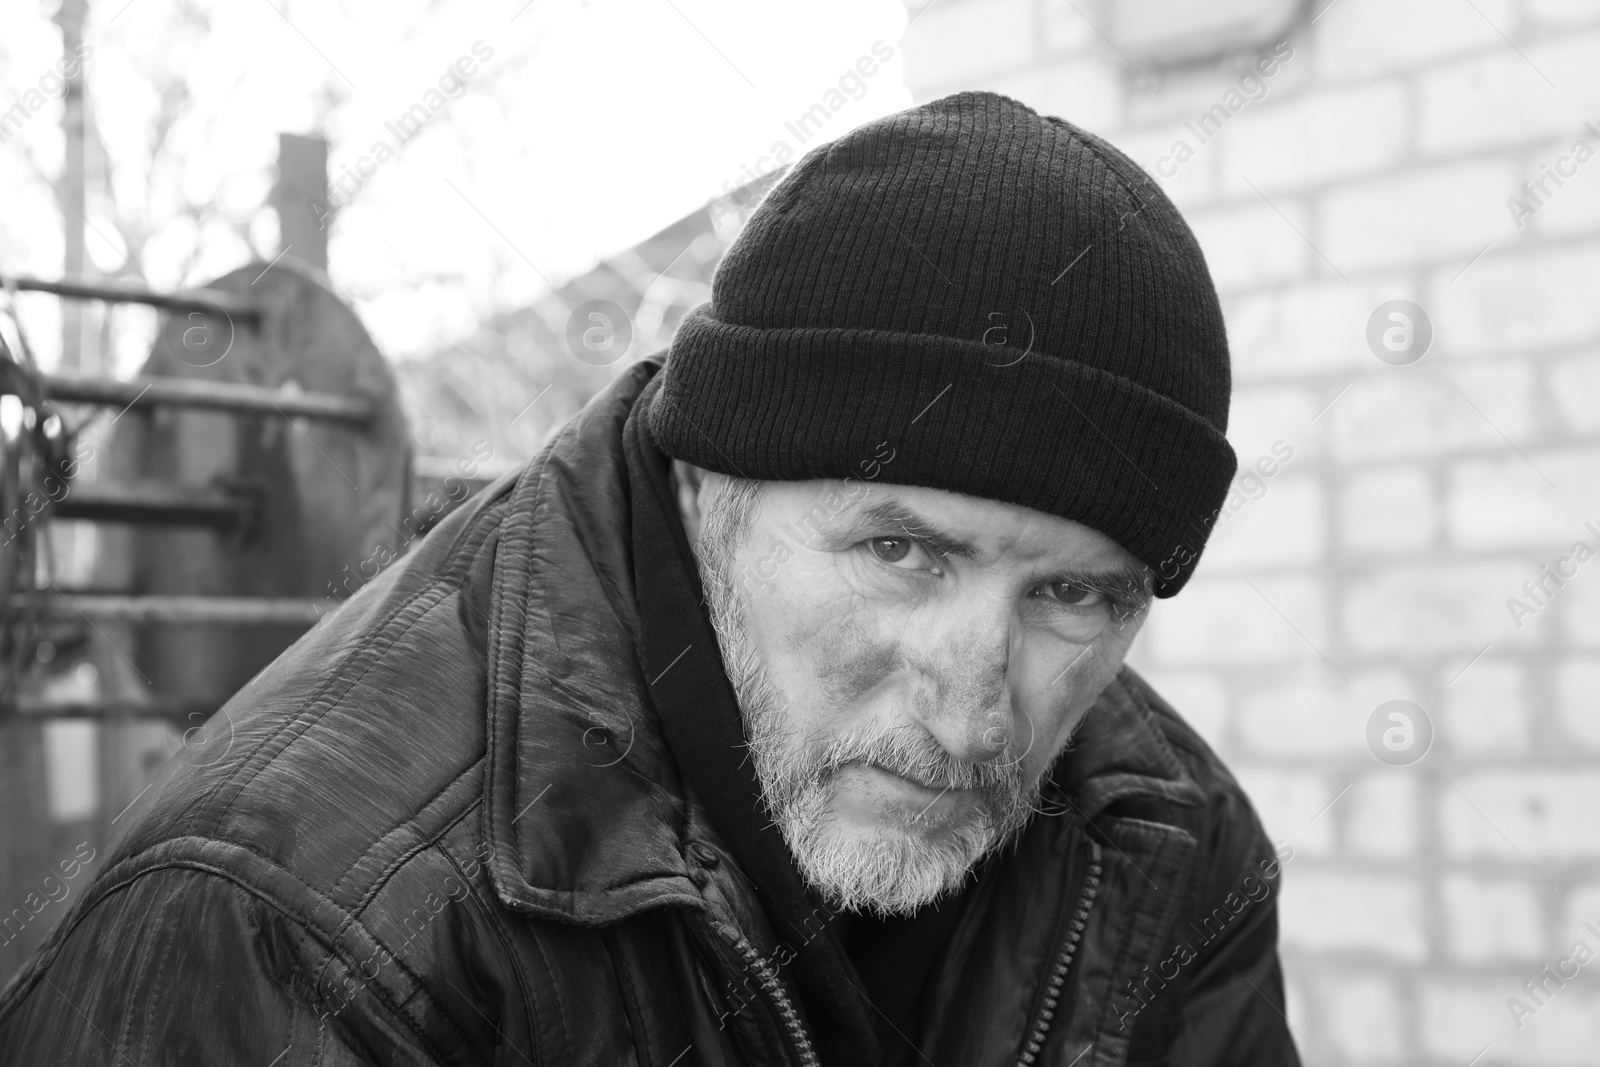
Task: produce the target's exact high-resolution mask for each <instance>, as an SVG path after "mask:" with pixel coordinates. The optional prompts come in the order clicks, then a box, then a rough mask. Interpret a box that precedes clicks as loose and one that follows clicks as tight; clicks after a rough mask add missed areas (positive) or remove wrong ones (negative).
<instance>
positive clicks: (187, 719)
mask: <svg viewBox="0 0 1600 1067" xmlns="http://www.w3.org/2000/svg"><path fill="white" fill-rule="evenodd" d="M218 707H219V705H218V704H217V702H216V701H214V700H179V699H176V698H173V697H161V696H156V697H150V698H148V699H146V700H143V701H138V700H128V699H126V698H120V699H119V698H117V697H105V698H102V699H98V700H70V701H60V700H42V699H40V698H39V697H36V696H20V695H19V696H18V697H17V698H16V700H15V702H14V703H13V705H12V706H11V707H9V708H5V707H0V717H4V716H5V715H7V714H11V715H16V716H18V717H19V718H29V719H105V718H111V717H114V716H120V715H127V716H130V717H133V718H142V719H169V720H172V721H174V722H176V723H187V724H188V725H190V726H195V725H198V724H199V723H201V722H203V721H205V720H206V719H208V718H210V717H211V716H212V715H214V714H216V711H217V708H218Z"/></svg>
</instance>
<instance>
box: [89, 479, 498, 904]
mask: <svg viewBox="0 0 1600 1067" xmlns="http://www.w3.org/2000/svg"><path fill="white" fill-rule="evenodd" d="M498 488H499V489H500V490H501V491H500V492H498V493H497V492H495V491H493V490H491V491H489V492H486V493H485V494H484V498H483V499H481V500H478V501H474V502H472V503H470V504H469V505H468V506H467V507H464V508H462V509H461V510H459V511H457V512H456V513H454V514H452V515H451V516H449V517H448V518H447V519H446V520H445V521H444V522H442V523H441V524H440V525H439V526H438V527H437V528H435V529H434V530H433V531H432V532H430V533H429V534H428V536H427V537H426V538H424V539H423V540H422V541H421V542H420V543H419V544H418V545H417V546H415V548H413V550H412V551H411V552H410V553H408V554H407V555H406V556H404V557H402V558H401V559H400V560H398V561H397V562H395V563H394V564H393V565H392V566H391V567H390V568H389V569H388V570H387V571H386V572H384V573H383V574H381V575H378V576H377V577H375V578H374V579H373V580H372V581H371V582H369V583H368V584H367V585H366V586H364V587H363V588H362V589H361V590H360V592H358V593H357V594H356V595H355V596H354V597H352V598H351V599H350V600H349V601H348V602H347V603H345V604H344V605H342V606H341V607H339V608H338V610H336V611H334V612H332V613H331V614H329V615H327V616H325V617H324V618H323V619H322V620H321V621H320V622H319V623H318V624H317V625H316V626H315V627H314V628H313V629H312V630H311V631H310V632H308V633H307V634H306V635H304V636H303V637H302V638H301V639H300V640H299V641H297V642H296V643H295V644H294V645H293V646H291V647H290V648H289V649H288V650H287V651H286V652H284V653H283V655H282V656H280V657H279V658H278V659H277V660H275V661H274V662H273V663H272V664H270V665H269V666H268V667H267V668H265V669H264V670H263V671H262V672H261V673H260V674H258V675H256V677H255V678H253V679H252V680H251V681H250V682H249V684H247V685H246V686H245V687H244V688H243V689H241V690H240V691H239V692H238V693H237V694H235V695H234V697H233V698H232V699H230V700H229V701H228V702H227V703H226V704H225V705H224V706H223V707H222V709H221V710H220V711H218V712H217V714H216V715H215V716H213V717H212V718H211V719H210V720H209V721H208V722H207V723H206V725H205V727H203V734H204V737H203V740H202V743H198V744H194V745H191V746H189V747H186V748H184V749H182V750H180V751H179V752H178V753H177V755H176V756H175V757H174V758H173V759H172V760H170V761H169V762H168V764H167V766H166V767H164V768H163V770H162V771H161V773H160V774H159V775H158V777H157V779H156V781H155V783H154V784H153V785H152V787H151V789H150V790H149V793H148V794H147V795H146V796H145V797H144V798H142V799H141V800H140V801H139V802H137V803H136V806H135V809H134V811H133V812H132V813H130V814H131V819H130V821H131V824H132V825H130V826H129V827H128V829H127V830H126V831H125V833H126V837H125V838H124V839H123V840H122V841H120V842H118V843H117V845H116V846H115V848H114V849H113V853H112V855H111V856H110V857H109V858H108V862H107V869H108V870H109V869H110V868H112V867H114V866H115V865H116V864H117V863H118V862H120V861H122V860H126V859H130V858H133V857H135V856H138V855H140V854H142V853H146V852H148V851H150V850H151V849H155V848H161V847H176V848H179V849H180V850H181V849H183V848H185V847H187V848H189V849H192V850H201V849H203V848H204V846H205V845H206V844H207V843H213V842H215V843H220V844H223V845H227V846H234V847H237V848H239V849H243V850H244V851H245V852H247V853H249V854H252V855H255V856H259V857H261V858H262V859H263V860H265V861H267V862H268V863H270V864H272V865H274V866H276V867H279V868H282V869H284V870H286V871H288V872H290V873H291V874H292V875H293V877H294V878H295V879H296V880H298V881H299V882H301V883H303V884H304V885H305V887H306V888H307V890H309V891H310V892H311V893H313V894H315V895H317V896H322V897H326V898H328V899H330V900H333V901H335V902H338V903H340V904H341V905H345V906H350V905H355V904H357V903H358V902H359V901H361V900H362V899H363V898H364V897H365V896H366V895H367V894H368V893H369V892H371V891H373V890H374V889H375V888H376V887H377V886H378V885H379V884H380V882H381V881H382V880H383V879H385V878H387V877H389V876H390V875H391V874H392V872H393V871H394V870H395V869H396V868H397V867H398V866H399V865H400V864H401V863H403V862H404V861H405V859H406V858H407V857H408V856H410V855H412V854H415V853H416V852H417V851H419V850H421V849H423V848H426V847H427V845H428V844H429V843H430V842H432V841H434V840H436V839H438V838H439V837H440V836H442V835H443V834H444V833H445V832H446V831H447V830H448V829H449V828H450V827H451V826H452V825H454V824H455V823H456V822H458V821H459V820H461V819H462V818H463V817H464V816H465V814H466V813H467V812H468V810H469V809H472V808H473V807H474V805H475V804H476V803H477V802H478V801H479V800H480V798H481V797H482V792H483V762H484V753H485V744H486V742H485V738H486V725H485V721H484V718H485V712H484V708H485V699H484V690H485V662H486V655H485V634H486V633H487V631H488V628H489V627H488V622H487V615H488V613H489V611H490V610H491V603H490V602H491V596H490V592H491V585H492V582H493V576H494V557H495V546H496V543H497V540H498V534H499V530H500V526H501V523H502V521H503V518H504V512H505V509H504V507H503V501H502V498H503V496H504V489H505V488H506V487H505V486H501V487H498Z"/></svg>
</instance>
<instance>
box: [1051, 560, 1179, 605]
mask: <svg viewBox="0 0 1600 1067" xmlns="http://www.w3.org/2000/svg"><path fill="white" fill-rule="evenodd" d="M1050 580H1051V581H1058V582H1065V583H1067V584H1068V585H1075V586H1077V587H1079V588H1080V589H1087V590H1089V591H1090V592H1094V593H1105V594H1106V595H1108V596H1114V597H1117V598H1118V599H1121V600H1125V601H1130V602H1134V603H1142V602H1144V601H1146V600H1149V599H1151V598H1152V597H1153V596H1154V591H1153V590H1152V589H1151V574H1150V568H1148V567H1143V566H1139V567H1135V566H1126V565H1123V566H1116V567H1112V568H1110V569H1108V570H1103V571H1100V570H1096V571H1085V570H1078V569H1076V568H1069V569H1067V570H1064V571H1059V572H1057V573H1056V574H1055V575H1054V576H1053V577H1052V578H1051V579H1050Z"/></svg>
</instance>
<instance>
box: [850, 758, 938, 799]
mask: <svg viewBox="0 0 1600 1067" xmlns="http://www.w3.org/2000/svg"><path fill="white" fill-rule="evenodd" d="M863 766H867V767H871V768H872V769H874V770H878V771H882V772H883V773H884V774H892V775H894V776H895V777H896V778H899V779H901V780H902V781H906V782H910V783H911V784H912V785H915V786H920V787H921V788H923V789H929V790H932V791H933V792H935V793H945V792H949V791H950V790H951V789H953V788H955V785H954V783H952V782H950V781H947V780H939V779H935V778H924V777H922V776H920V775H918V774H916V773H915V772H913V771H903V770H896V769H895V768H893V767H885V766H884V765H883V764H881V763H867V764H864V765H863Z"/></svg>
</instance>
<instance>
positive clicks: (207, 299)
mask: <svg viewBox="0 0 1600 1067" xmlns="http://www.w3.org/2000/svg"><path fill="white" fill-rule="evenodd" d="M0 284H4V285H7V286H14V287H16V288H18V289H25V290H28V291H30V292H35V293H54V294H55V295H56V296H64V297H67V298H68V299H72V300H107V301H111V302H112V303H118V304H149V305H150V306H151V307H158V308H166V309H167V310H169V311H201V312H205V311H222V312H224V313H225V314H227V315H228V317H229V318H233V319H238V320H241V321H245V322H260V321H261V306H260V305H259V304H257V303H256V302H255V301H253V300H249V299H246V298H245V297H242V296H240V295H239V294H238V293H230V292H225V291H223V290H221V289H190V290H188V291H187V292H183V293H158V292H156V291H155V290H154V289H148V288H146V287H144V286H142V285H130V284H128V283H126V282H83V281H76V280H74V279H70V278H67V279H62V280H61V281H58V282H53V281H47V280H45V279H44V278H25V277H21V276H18V275H13V276H10V277H6V278H4V279H0Z"/></svg>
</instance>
